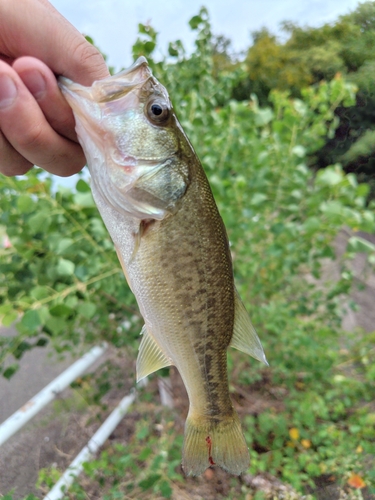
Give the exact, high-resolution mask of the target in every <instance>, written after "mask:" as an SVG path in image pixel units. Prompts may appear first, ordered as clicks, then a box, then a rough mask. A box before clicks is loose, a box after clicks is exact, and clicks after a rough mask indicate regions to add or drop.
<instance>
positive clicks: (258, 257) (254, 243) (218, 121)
mask: <svg viewBox="0 0 375 500" xmlns="http://www.w3.org/2000/svg"><path fill="white" fill-rule="evenodd" d="M190 26H191V27H192V29H194V30H196V32H197V37H196V48H195V51H194V52H193V54H191V55H189V56H187V55H186V53H185V52H184V49H183V46H182V44H181V42H180V41H177V42H175V43H173V44H171V45H170V47H169V57H168V58H167V59H165V60H163V61H161V62H155V61H154V60H153V59H152V54H153V51H154V49H155V47H156V44H157V34H156V33H155V31H154V30H153V29H152V28H151V27H149V26H145V25H140V36H139V38H138V39H137V42H136V44H135V46H134V47H133V54H134V55H135V56H136V55H139V54H141V53H144V54H146V55H147V56H148V57H149V59H150V64H151V66H152V67H153V69H154V72H155V74H156V76H157V77H158V78H159V79H160V81H162V82H163V83H164V84H165V86H166V87H167V88H168V90H169V93H170V95H171V98H172V100H173V102H174V106H175V108H176V110H177V113H178V116H179V118H180V120H181V123H182V125H183V127H184V129H185V131H186V133H187V135H188V136H189V138H190V140H191V141H192V143H193V144H194V146H195V148H196V150H197V153H198V155H199V157H200V158H201V160H202V162H203V165H204V167H205V169H206V172H207V174H208V177H209V180H210V182H211V186H212V189H213V191H214V194H215V198H216V200H217V203H218V206H219V209H220V211H221V214H222V216H223V219H224V221H225V224H226V227H227V230H228V235H229V239H230V242H231V248H232V253H233V259H234V269H235V278H236V283H237V286H238V288H239V290H240V293H241V296H242V297H243V300H244V302H245V303H246V305H247V306H248V308H249V310H250V312H251V316H252V319H253V322H254V324H255V326H256V327H257V330H258V331H259V334H260V337H261V339H262V342H263V344H264V346H265V350H266V353H267V357H268V359H269V362H270V368H262V367H260V366H259V364H257V363H256V362H253V361H252V360H249V359H248V358H245V357H244V356H243V355H242V354H241V353H232V352H231V353H230V354H229V366H230V368H231V371H232V375H233V378H232V380H235V381H236V382H235V383H234V389H236V388H237V389H239V390H242V392H243V391H245V393H251V392H252V391H255V392H256V394H257V396H258V397H259V398H262V397H265V396H267V398H268V399H270V401H271V402H270V404H268V406H267V407H266V408H265V410H264V411H262V412H260V413H254V414H251V415H248V416H247V417H245V419H244V424H245V432H246V436H247V439H248V442H249V444H250V443H251V444H252V451H251V454H252V465H251V469H250V470H251V472H253V473H255V472H257V471H259V470H261V471H269V472H271V473H272V474H274V475H277V476H279V477H281V478H282V479H283V480H284V481H286V482H289V483H291V484H292V485H293V486H294V487H295V488H297V489H298V490H299V491H303V488H304V487H306V486H307V485H310V486H311V485H312V484H313V479H314V478H316V477H318V476H320V475H322V474H328V475H332V477H334V478H335V480H337V481H338V482H341V483H342V484H344V483H345V482H346V481H347V480H348V479H349V478H350V477H352V475H353V474H354V473H358V474H361V477H363V478H364V481H365V483H366V485H367V486H369V487H370V486H371V485H372V486H374V484H375V477H374V473H373V471H372V470H369V468H368V467H366V459H365V457H371V456H372V457H373V455H374V443H375V432H374V426H373V423H374V419H373V417H374V414H373V413H369V412H368V410H367V406H366V405H368V404H369V403H370V402H371V400H373V398H374V396H375V394H374V385H373V381H374V377H375V368H374V364H373V362H371V361H370V360H371V358H370V356H369V354H368V352H369V351H370V349H372V352H373V347H372V345H371V341H372V340H373V339H372V340H371V336H368V337H363V339H362V340H360V339H361V336H360V335H359V334H357V336H356V337H355V338H353V339H351V338H350V337H349V335H347V336H342V334H341V332H340V330H339V326H340V320H341V315H342V310H343V304H344V303H345V300H344V298H345V297H346V296H347V294H348V293H349V291H350V287H351V285H352V276H351V273H350V269H349V267H348V260H347V258H348V257H350V256H353V255H354V253H355V252H356V251H362V252H363V251H365V252H367V254H368V261H369V264H371V263H372V264H375V248H374V247H373V246H372V245H371V244H369V243H367V242H366V241H365V240H362V239H361V238H359V237H354V239H353V238H352V239H351V246H350V247H349V248H348V254H347V255H346V256H345V257H346V259H345V258H344V259H343V260H342V261H341V266H342V272H341V277H340V279H339V280H338V281H337V282H334V283H326V284H325V285H324V286H322V284H321V283H319V282H317V281H316V280H317V279H319V278H320V277H321V269H322V261H323V259H327V258H328V259H335V252H334V248H333V240H334V238H335V236H336V235H337V233H338V231H339V230H340V229H341V228H342V227H343V226H346V227H348V228H351V229H352V230H353V231H354V232H356V231H359V230H361V231H367V232H374V229H375V215H374V210H373V209H374V204H372V205H371V204H370V206H366V195H367V193H368V186H367V185H366V184H358V183H357V181H356V178H355V177H354V176H353V175H352V174H345V173H344V172H343V170H342V168H341V166H340V165H338V164H337V165H333V166H330V167H328V168H326V169H325V170H321V171H319V172H318V173H317V174H315V173H314V172H313V171H312V170H311V169H309V168H307V166H306V157H307V155H308V154H311V153H313V152H315V151H316V150H318V149H319V148H320V147H321V146H322V145H323V144H324V141H325V138H326V137H327V135H328V136H333V134H334V132H335V129H336V127H337V126H338V122H337V118H336V117H335V114H334V111H335V109H336V108H337V106H350V105H352V104H353V102H354V99H355V88H354V87H353V85H351V84H349V83H347V82H345V81H344V80H343V79H341V78H340V77H336V78H334V79H333V80H332V81H331V82H322V83H321V84H320V85H319V86H317V87H314V88H307V89H305V90H304V91H303V92H302V98H301V99H291V98H290V97H289V96H288V94H287V93H285V92H280V91H273V92H272V95H271V99H272V104H273V107H272V109H271V107H260V106H259V104H258V102H257V99H256V96H254V95H253V96H249V99H248V100H246V101H241V102H237V101H234V100H232V99H231V97H230V96H231V95H232V90H233V88H234V86H235V85H236V81H237V76H238V75H237V74H236V73H235V72H234V73H233V74H230V73H227V72H226V71H222V72H217V71H216V70H215V68H214V64H213V51H212V34H211V29H210V24H209V20H208V15H207V12H206V11H205V9H202V10H201V12H200V14H199V15H198V16H194V18H192V20H191V21H190ZM0 191H1V192H0V207H1V208H0V209H1V214H0V223H1V224H2V225H3V226H5V227H6V231H7V234H8V235H9V238H10V241H11V244H12V246H11V247H10V248H6V249H3V250H1V254H2V255H1V264H0V274H1V282H2V285H1V287H0V313H1V314H2V321H3V323H4V324H10V323H12V322H13V321H15V320H17V319H18V320H19V321H18V322H17V329H18V331H19V333H18V335H17V336H16V337H13V338H8V339H7V338H2V339H1V342H2V345H1V348H2V351H1V352H2V355H1V356H2V357H1V362H2V363H3V365H2V366H3V375H4V376H6V377H10V376H11V374H12V373H13V372H14V370H15V368H16V366H15V365H14V364H10V365H9V362H8V364H6V363H5V360H6V358H7V357H9V356H11V355H13V357H14V358H16V359H18V358H20V357H21V356H22V354H23V352H25V350H27V349H30V348H32V347H33V346H35V345H42V344H45V343H47V342H51V343H52V345H53V346H54V347H55V349H56V350H57V351H62V350H64V349H77V348H79V347H81V346H83V345H87V344H90V343H93V342H98V341H100V340H102V339H105V340H106V341H109V342H112V343H113V344H114V345H116V346H117V347H121V348H123V347H124V346H125V344H126V345H129V339H131V340H135V339H136V333H137V332H138V331H139V329H140V321H139V315H138V313H137V312H136V308H135V302H134V298H133V296H132V295H131V294H130V292H129V290H128V288H127V285H126V283H125V280H124V278H123V276H122V273H121V271H120V267H119V265H118V263H117V260H116V256H115V254H114V251H113V246H112V243H111V241H110V239H109V237H108V235H107V233H106V231H105V229H104V226H103V224H102V222H101V220H100V218H99V215H98V213H97V211H96V208H95V207H94V205H93V201H92V198H91V194H90V192H89V187H88V185H87V183H86V182H85V181H84V180H82V179H81V180H79V181H78V183H77V186H76V190H75V191H71V190H67V189H62V188H58V189H57V190H56V191H54V190H53V189H52V187H51V181H50V180H49V179H47V180H42V174H41V172H40V171H38V170H34V171H33V172H31V173H29V174H28V175H27V176H25V177H23V178H18V179H6V178H2V179H1V183H0ZM137 343H138V340H137V341H136V342H133V344H132V345H135V346H136V345H137ZM342 344H344V348H342ZM370 352H371V351H370ZM348 367H350V370H347V369H346V368H348ZM280 400H282V404H281V405H280V404H279V403H278V402H279V401H280ZM139 425H140V426H141V427H140V428H139V429H138V430H137V432H136V436H138V437H139V439H146V436H143V438H142V437H140V436H139V435H138V434H139V433H142V432H146V431H145V429H146V430H147V423H146V422H143V424H142V423H141V424H139ZM142 425H143V427H142ZM142 429H143V430H142ZM173 432H175V431H173V429H172V430H170V431H169V433H168V435H162V436H161V437H160V438H155V436H152V438H151V436H150V439H149V440H148V438H147V442H144V447H142V451H140V450H139V448H138V445H137V444H135V443H134V441H133V442H132V444H130V445H128V444H127V445H126V446H125V445H120V446H118V447H116V448H115V449H114V450H112V451H108V450H106V451H105V452H103V454H102V455H101V457H100V458H99V459H98V460H97V461H96V462H95V463H93V464H88V465H87V466H86V469H85V471H86V474H87V476H88V477H91V478H93V477H94V476H95V475H96V470H97V469H99V468H100V470H101V474H103V477H104V476H111V477H112V478H115V479H116V478H117V477H118V476H117V472H116V473H115V472H113V471H114V470H123V468H127V470H128V471H129V474H130V476H131V480H130V479H129V481H131V485H133V486H134V488H135V490H134V491H146V490H149V489H150V491H151V490H152V491H153V493H152V494H154V497H153V498H155V494H157V495H161V496H162V497H164V498H169V496H170V495H171V486H170V482H169V481H170V480H171V479H172V480H173V478H174V474H175V472H173V471H174V470H175V467H176V465H177V459H176V456H175V451H174V450H175V443H174V441H175V438H176V435H175V434H173ZM142 435H143V434H142ZM165 442H168V443H169V444H168V446H169V445H170V446H171V448H170V449H169V448H168V450H169V451H168V450H167V451H166V454H165V453H164V454H163V453H162V454H161V452H160V449H164V448H165V447H164V448H163V446H164V444H165ZM162 443H164V444H163V446H161V444H162ZM172 443H174V444H172ZM139 453H140V454H141V457H140V456H139ZM170 454H171V456H169V455H170ZM129 457H130V458H129ZM135 457H138V458H137V460H138V461H136V459H135ZM362 457H363V459H362ZM125 462H126V463H125ZM131 464H133V465H131ZM135 464H137V465H135ZM179 477H180V480H182V479H181V476H179ZM120 483H121V482H120ZM120 483H119V484H118V483H117V482H116V481H115V480H114V483H113V484H114V486H113V491H112V493H109V494H108V496H106V497H105V498H108V499H115V498H120V497H121V495H122V494H123V493H124V492H125V493H126V492H127V491H128V490H127V489H126V487H125V486H124V488H123V489H121V488H122V486H121V484H120ZM236 484H238V483H236ZM137 488H138V489H137ZM139 488H140V490H139ZM244 488H245V487H244ZM241 491H242V490H241ZM246 491H247V490H246V488H245V491H244V492H243V495H244V496H243V498H245V495H246V494H247V493H246ZM74 492H75V493H74V494H75V495H76V496H75V498H84V495H85V494H84V488H83V487H81V486H80V485H79V484H78V483H77V484H76V485H75V486H74ZM116 495H117V496H116ZM119 495H120V496H119ZM121 498H122V497H121ZM241 498H242V497H241Z"/></svg>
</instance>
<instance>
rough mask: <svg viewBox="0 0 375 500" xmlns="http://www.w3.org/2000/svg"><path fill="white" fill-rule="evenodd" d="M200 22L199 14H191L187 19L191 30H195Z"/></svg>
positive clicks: (201, 20)
mask: <svg viewBox="0 0 375 500" xmlns="http://www.w3.org/2000/svg"><path fill="white" fill-rule="evenodd" d="M202 22H203V19H202V18H201V16H193V17H192V18H191V19H190V21H189V26H190V28H191V29H192V30H196V29H197V28H198V27H199V25H200V24H201V23H202Z"/></svg>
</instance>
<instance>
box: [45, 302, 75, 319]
mask: <svg viewBox="0 0 375 500" xmlns="http://www.w3.org/2000/svg"><path fill="white" fill-rule="evenodd" d="M49 312H50V314H51V316H56V317H65V318H66V317H69V316H71V315H72V314H73V313H74V311H73V309H71V308H70V307H67V306H66V305H65V304H57V305H55V306H52V307H51V308H50V310H49Z"/></svg>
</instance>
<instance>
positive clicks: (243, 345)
mask: <svg viewBox="0 0 375 500" xmlns="http://www.w3.org/2000/svg"><path fill="white" fill-rule="evenodd" d="M234 308H235V315H234V328H233V337H232V341H231V343H230V346H231V347H234V348H235V349H238V350H239V351H242V352H244V353H246V354H249V355H250V356H252V357H253V358H255V359H257V360H258V361H261V362H262V363H264V364H265V365H268V362H267V359H266V356H265V354H264V351H263V347H262V344H261V343H260V340H259V337H258V335H257V332H256V331H255V328H254V327H253V325H252V323H251V321H250V318H249V315H248V313H247V311H246V309H245V306H244V305H243V303H242V300H241V298H240V296H239V295H238V292H237V290H235V291H234Z"/></svg>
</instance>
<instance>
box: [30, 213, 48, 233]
mask: <svg viewBox="0 0 375 500" xmlns="http://www.w3.org/2000/svg"><path fill="white" fill-rule="evenodd" d="M27 225H28V226H29V228H30V229H31V231H32V233H33V234H35V233H38V232H39V231H40V230H41V229H43V230H44V231H47V229H48V228H49V225H50V220H49V216H48V213H47V212H44V211H42V212H37V213H36V214H34V215H32V216H31V217H30V218H29V220H28V221H27Z"/></svg>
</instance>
